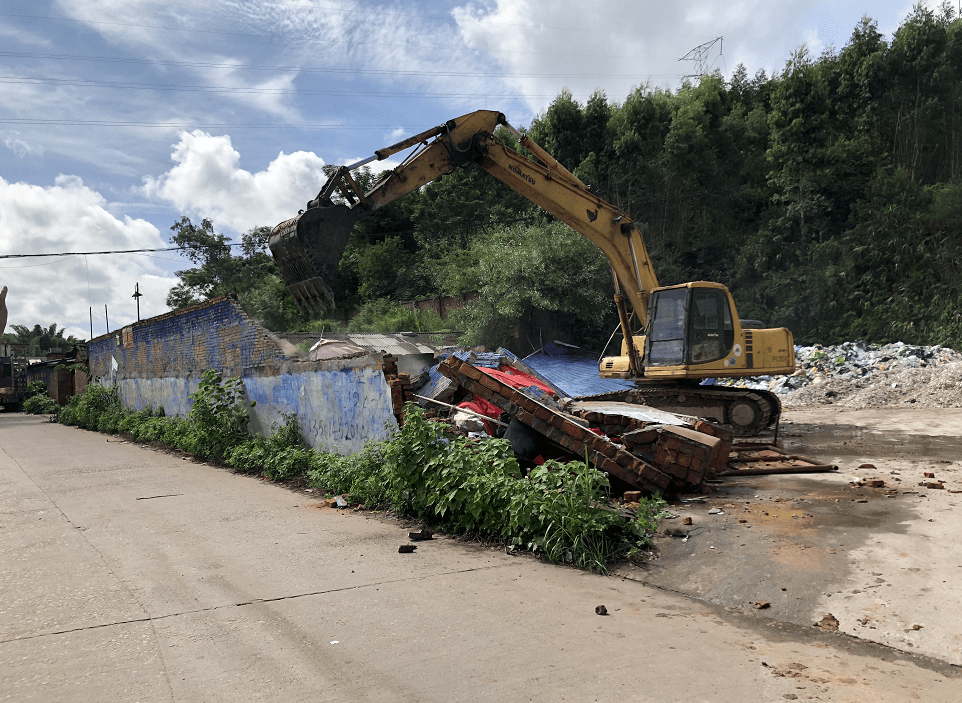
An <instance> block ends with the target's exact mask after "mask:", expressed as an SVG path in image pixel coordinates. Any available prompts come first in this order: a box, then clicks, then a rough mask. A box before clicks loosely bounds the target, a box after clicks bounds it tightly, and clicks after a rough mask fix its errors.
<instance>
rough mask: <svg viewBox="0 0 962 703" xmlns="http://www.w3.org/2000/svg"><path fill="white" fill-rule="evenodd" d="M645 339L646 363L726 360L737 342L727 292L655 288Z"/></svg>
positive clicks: (669, 363) (679, 363)
mask: <svg viewBox="0 0 962 703" xmlns="http://www.w3.org/2000/svg"><path fill="white" fill-rule="evenodd" d="M646 340H647V345H646V349H645V366H651V367H659V366H689V365H693V364H704V363H709V362H712V361H718V360H719V359H724V358H725V357H726V356H727V355H728V353H729V352H730V351H731V348H732V347H733V346H734V344H735V326H734V324H733V320H732V311H731V305H730V303H729V298H728V294H727V292H726V291H725V290H724V289H722V288H712V287H694V286H692V287H689V286H679V287H675V288H668V289H663V290H657V291H654V292H653V293H652V295H651V301H650V305H649V314H648V330H647V333H646Z"/></svg>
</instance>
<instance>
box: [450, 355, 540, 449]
mask: <svg viewBox="0 0 962 703" xmlns="http://www.w3.org/2000/svg"><path fill="white" fill-rule="evenodd" d="M502 369H503V370H500V371H499V370H496V369H489V368H478V371H481V372H482V373H486V374H488V375H489V376H491V378H494V379H497V380H498V381H501V383H503V384H505V385H506V386H511V387H512V388H530V387H531V386H537V387H538V388H540V389H541V390H543V391H544V392H545V393H547V394H548V395H549V396H553V395H554V391H553V390H551V388H549V387H548V386H546V385H545V384H544V383H542V382H541V381H539V380H538V379H536V378H535V377H534V376H529V375H528V374H526V373H523V372H521V371H519V370H518V369H516V368H514V367H512V366H504V367H502ZM458 407H459V408H466V409H468V410H473V411H474V412H476V413H480V414H481V415H484V416H485V417H492V418H494V419H495V420H497V419H498V418H499V417H500V416H501V412H502V410H501V408H499V407H498V406H497V405H495V404H494V403H489V402H488V401H486V400H485V399H484V398H477V397H475V399H474V400H471V401H465V402H463V403H458ZM484 426H485V427H486V428H487V430H488V434H489V435H494V428H493V427H491V425H489V424H488V423H484Z"/></svg>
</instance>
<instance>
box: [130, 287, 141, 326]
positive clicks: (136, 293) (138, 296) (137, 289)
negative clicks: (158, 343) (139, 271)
mask: <svg viewBox="0 0 962 703" xmlns="http://www.w3.org/2000/svg"><path fill="white" fill-rule="evenodd" d="M143 295H144V294H143V293H141V292H140V281H138V282H137V283H135V284H134V294H133V295H132V296H130V297H131V298H134V299H136V301H137V322H140V299H141V298H142V297H143Z"/></svg>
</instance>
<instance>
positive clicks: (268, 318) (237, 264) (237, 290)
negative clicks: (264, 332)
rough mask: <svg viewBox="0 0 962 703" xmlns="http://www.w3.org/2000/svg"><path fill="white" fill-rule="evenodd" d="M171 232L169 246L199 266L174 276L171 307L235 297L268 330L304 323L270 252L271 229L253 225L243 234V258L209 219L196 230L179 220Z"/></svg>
mask: <svg viewBox="0 0 962 703" xmlns="http://www.w3.org/2000/svg"><path fill="white" fill-rule="evenodd" d="M171 230H173V232H174V234H173V235H171V237H170V242H171V243H172V244H174V245H176V246H178V247H181V248H183V250H184V255H185V256H186V257H187V258H188V259H190V261H191V262H193V263H194V264H195V266H194V268H190V269H185V270H183V271H177V272H176V273H177V276H178V277H179V278H180V282H179V283H178V284H177V285H175V286H174V287H173V288H171V290H170V293H169V294H168V295H167V305H169V306H170V307H172V308H179V307H184V306H187V305H193V304H195V303H199V302H202V301H204V300H210V299H211V298H214V297H217V296H219V295H227V294H234V295H236V296H237V297H238V300H239V302H240V303H241V305H242V306H243V307H244V308H245V310H247V312H248V314H250V315H251V316H252V317H254V318H255V319H258V320H260V321H261V322H262V323H263V324H264V325H265V326H266V327H267V328H268V329H272V330H275V331H281V330H288V329H293V328H296V327H297V326H298V325H299V324H300V322H301V316H300V314H299V313H298V310H297V307H296V305H295V304H294V301H293V299H292V298H291V296H290V294H289V293H288V292H287V287H286V286H284V285H283V282H282V280H281V277H280V271H279V270H278V268H277V264H275V263H274V259H273V257H272V256H271V255H270V253H269V251H268V248H267V240H268V238H269V237H270V232H271V228H269V227H255V228H254V229H251V230H250V231H248V232H247V233H245V234H244V235H243V236H242V237H241V242H240V254H239V255H235V254H234V253H233V248H232V246H231V240H230V237H228V236H226V235H223V234H218V233H217V232H215V231H214V225H213V223H212V222H211V221H210V220H209V219H207V218H204V219H203V220H202V221H201V224H200V226H199V227H197V226H195V225H194V224H193V223H192V222H191V221H190V218H188V217H181V218H180V220H179V221H178V222H176V223H174V225H173V226H172V227H171Z"/></svg>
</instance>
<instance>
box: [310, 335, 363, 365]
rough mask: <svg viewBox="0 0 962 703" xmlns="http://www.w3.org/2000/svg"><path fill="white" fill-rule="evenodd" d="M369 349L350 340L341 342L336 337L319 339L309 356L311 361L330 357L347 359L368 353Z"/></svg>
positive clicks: (325, 359)
mask: <svg viewBox="0 0 962 703" xmlns="http://www.w3.org/2000/svg"><path fill="white" fill-rule="evenodd" d="M368 353H369V352H368V350H367V349H362V348H361V347H359V346H357V345H356V344H351V343H350V342H341V341H339V340H336V339H319V340H317V342H315V344H314V346H313V347H311V352H310V354H308V356H307V358H308V359H310V360H311V361H327V360H328V359H347V358H350V357H352V356H361V355H362V354H368Z"/></svg>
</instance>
